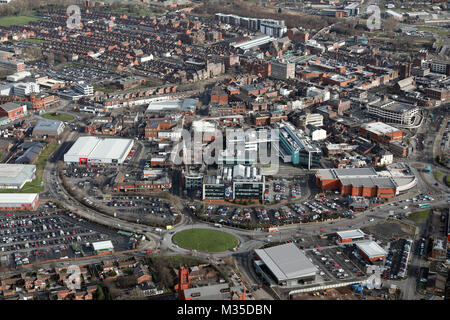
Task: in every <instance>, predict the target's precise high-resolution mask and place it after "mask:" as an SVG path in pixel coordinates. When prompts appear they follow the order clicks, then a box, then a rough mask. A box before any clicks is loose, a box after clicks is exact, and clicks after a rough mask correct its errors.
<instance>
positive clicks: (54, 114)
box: [42, 112, 75, 121]
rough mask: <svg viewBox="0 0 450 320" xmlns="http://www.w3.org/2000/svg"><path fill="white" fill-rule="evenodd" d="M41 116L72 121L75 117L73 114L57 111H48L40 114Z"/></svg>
mask: <svg viewBox="0 0 450 320" xmlns="http://www.w3.org/2000/svg"><path fill="white" fill-rule="evenodd" d="M42 117H44V118H46V119H50V120H60V121H72V120H73V119H75V118H74V117H73V116H71V115H68V114H64V113H58V112H49V113H45V114H43V115H42Z"/></svg>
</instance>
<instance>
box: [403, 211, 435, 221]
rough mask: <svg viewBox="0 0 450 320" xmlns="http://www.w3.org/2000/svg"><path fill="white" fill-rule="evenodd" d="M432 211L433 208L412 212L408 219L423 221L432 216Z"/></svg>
mask: <svg viewBox="0 0 450 320" xmlns="http://www.w3.org/2000/svg"><path fill="white" fill-rule="evenodd" d="M430 212H431V209H426V210H422V211H416V212H413V213H411V214H410V215H409V216H408V219H409V220H412V221H414V222H422V221H425V220H426V219H428V217H429V216H430Z"/></svg>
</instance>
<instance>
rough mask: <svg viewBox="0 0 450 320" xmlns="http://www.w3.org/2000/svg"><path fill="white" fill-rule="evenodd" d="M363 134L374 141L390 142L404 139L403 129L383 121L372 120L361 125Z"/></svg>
mask: <svg viewBox="0 0 450 320" xmlns="http://www.w3.org/2000/svg"><path fill="white" fill-rule="evenodd" d="M360 132H361V136H363V137H365V138H368V139H370V140H372V141H377V142H381V143H384V144H388V143H389V142H391V141H396V140H402V136H403V133H402V130H400V129H397V128H395V127H393V126H390V125H388V124H386V123H383V122H371V123H364V124H363V125H361V129H360Z"/></svg>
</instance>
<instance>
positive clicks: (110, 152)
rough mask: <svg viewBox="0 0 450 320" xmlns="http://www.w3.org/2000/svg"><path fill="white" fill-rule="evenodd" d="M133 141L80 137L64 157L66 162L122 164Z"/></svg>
mask: <svg viewBox="0 0 450 320" xmlns="http://www.w3.org/2000/svg"><path fill="white" fill-rule="evenodd" d="M133 145H134V141H133V140H132V139H115V138H98V137H91V136H89V137H80V138H78V140H77V141H76V142H75V143H74V145H73V146H72V147H71V148H70V150H69V151H67V153H66V154H65V155H64V162H66V163H79V164H80V165H83V164H85V165H87V166H89V165H92V164H122V163H123V162H124V161H125V159H126V157H127V156H128V154H129V153H130V151H131V149H132V148H133Z"/></svg>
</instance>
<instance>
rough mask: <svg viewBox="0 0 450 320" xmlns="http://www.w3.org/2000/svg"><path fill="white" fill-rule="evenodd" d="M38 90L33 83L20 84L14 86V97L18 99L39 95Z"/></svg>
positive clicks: (36, 85) (37, 86)
mask: <svg viewBox="0 0 450 320" xmlns="http://www.w3.org/2000/svg"><path fill="white" fill-rule="evenodd" d="M39 90H40V89H39V85H38V84H37V83H35V82H21V83H17V84H15V85H14V95H15V96H18V97H25V96H29V95H31V94H35V93H39V92H40V91H39Z"/></svg>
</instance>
